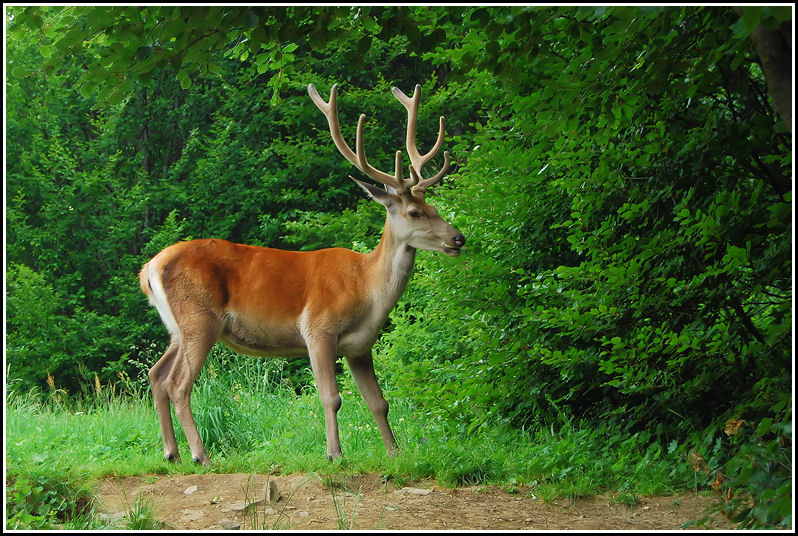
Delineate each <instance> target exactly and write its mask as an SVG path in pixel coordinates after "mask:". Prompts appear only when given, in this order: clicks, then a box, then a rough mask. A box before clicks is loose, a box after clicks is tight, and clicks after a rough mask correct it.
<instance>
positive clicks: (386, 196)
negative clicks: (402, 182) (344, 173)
mask: <svg viewBox="0 0 798 536" xmlns="http://www.w3.org/2000/svg"><path fill="white" fill-rule="evenodd" d="M349 178H350V179H352V180H353V181H355V182H356V183H357V184H358V186H360V187H361V188H363V190H364V191H365V192H366V193H367V194H369V197H371V198H372V199H374V200H375V201H376V202H377V203H379V204H381V205H382V206H384V207H385V208H388V207H389V206H391V205H392V204H393V202H394V199H393V196H392V195H391V194H392V193H393V192H395V190H393V188H391V187H390V186H389V187H388V188H389V190H388V191H387V192H386V191H385V190H383V189H382V188H378V187H377V186H374V185H372V184H369V183H367V182H363V181H359V180H357V179H356V178H354V177H353V176H351V175H350V176H349ZM391 190H393V192H392V191H391Z"/></svg>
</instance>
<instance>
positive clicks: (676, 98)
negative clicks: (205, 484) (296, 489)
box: [6, 6, 793, 526]
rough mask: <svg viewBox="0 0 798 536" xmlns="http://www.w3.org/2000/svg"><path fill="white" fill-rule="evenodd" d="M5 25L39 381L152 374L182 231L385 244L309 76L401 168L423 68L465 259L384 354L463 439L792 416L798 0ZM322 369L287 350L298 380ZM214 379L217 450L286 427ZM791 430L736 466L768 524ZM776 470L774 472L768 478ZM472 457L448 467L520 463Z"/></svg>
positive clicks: (727, 451) (12, 322) (683, 434)
mask: <svg viewBox="0 0 798 536" xmlns="http://www.w3.org/2000/svg"><path fill="white" fill-rule="evenodd" d="M6 14H7V19H8V36H7V54H8V66H7V67H8V71H9V72H10V73H11V76H10V77H9V79H8V81H7V109H6V115H7V132H8V135H7V148H6V161H7V169H6V177H7V182H6V199H7V202H6V203H7V204H6V215H7V216H6V217H7V227H8V233H7V258H8V264H7V304H8V307H7V316H6V329H7V333H8V337H7V360H8V365H9V367H10V368H9V370H10V372H11V374H12V375H13V377H16V378H19V379H20V380H21V382H22V385H21V386H20V388H24V389H28V388H30V387H31V386H39V387H40V388H44V386H45V385H46V381H47V377H48V375H49V376H50V377H51V378H55V379H56V380H57V381H58V386H59V387H63V388H65V389H67V390H69V391H70V392H77V391H78V390H80V388H81V386H82V385H85V384H86V383H87V382H90V381H92V379H93V378H94V377H95V374H96V375H97V377H98V378H99V380H100V381H102V382H108V381H111V380H114V379H115V378H117V377H118V376H117V375H118V374H120V373H122V374H124V375H126V376H125V377H128V378H133V381H141V382H144V381H145V380H146V374H145V371H146V369H147V368H148V367H149V366H150V364H151V363H153V362H154V360H155V359H157V358H158V356H159V355H160V352H161V351H163V349H164V347H165V344H166V332H165V330H164V329H163V328H162V327H161V326H160V322H159V320H158V316H157V313H156V312H155V311H154V310H153V309H152V308H149V307H148V306H147V304H146V300H145V299H144V298H143V297H142V296H141V293H140V291H139V289H138V288H137V287H138V285H137V280H136V273H137V271H138V270H139V268H140V266H141V265H142V264H143V263H144V262H145V261H146V260H147V259H148V258H150V257H151V256H152V255H154V254H155V253H156V252H157V251H158V250H159V249H161V248H162V247H164V246H166V245H168V244H170V243H172V242H175V241H177V240H182V239H187V238H192V237H212V236H215V237H221V238H227V239H230V240H235V241H242V242H248V243H253V244H257V245H264V246H274V247H283V248H290V249H315V248H319V247H328V246H343V247H353V248H355V249H358V250H361V251H365V250H369V249H371V248H372V247H374V245H375V244H376V242H377V240H378V237H379V231H380V225H381V223H382V218H383V216H382V213H381V211H380V209H379V208H378V207H376V206H375V204H374V203H370V202H369V201H367V200H364V199H363V196H362V193H361V192H359V191H358V189H357V188H356V186H355V185H354V184H352V183H351V181H349V180H348V179H346V175H348V174H349V173H351V170H350V166H349V165H348V164H346V163H345V162H344V161H343V159H341V158H340V157H339V155H338V154H337V153H336V151H335V150H334V149H333V148H332V145H331V143H330V141H329V139H328V137H329V135H328V134H327V132H326V127H325V124H324V120H323V118H322V117H320V115H319V114H318V111H317V110H316V109H315V108H314V107H313V106H311V105H310V104H309V99H308V97H307V94H306V87H307V84H308V83H311V82H312V83H314V84H316V86H317V87H319V89H320V90H322V91H326V90H327V89H328V88H329V87H331V86H332V84H333V83H339V84H340V85H341V95H340V108H341V110H340V114H341V120H342V125H343V129H344V132H343V134H344V136H345V137H346V138H347V139H351V138H353V137H354V128H355V127H354V125H355V124H356V121H355V120H356V116H357V114H359V113H361V112H363V113H365V114H366V115H367V116H368V121H367V123H366V137H367V138H368V139H367V140H366V143H367V144H368V151H369V159H370V161H372V162H373V163H374V164H375V165H376V166H377V167H381V168H385V167H388V166H386V165H385V163H387V162H389V161H390V160H391V155H392V153H393V151H395V149H396V148H397V147H401V146H402V145H403V126H402V125H403V121H404V117H403V110H402V107H401V106H398V105H397V103H396V102H395V101H394V100H393V98H392V97H391V96H390V94H389V88H390V87H391V86H392V85H397V86H399V87H401V88H403V89H405V90H409V88H411V87H412V86H413V85H414V84H416V83H422V84H423V86H424V104H423V105H422V108H421V117H420V120H419V146H429V145H430V144H431V143H432V140H433V139H434V136H435V129H436V126H437V121H436V117H437V115H439V114H445V115H446V117H447V128H448V132H449V141H447V143H448V144H449V146H448V148H449V150H450V152H451V153H452V154H453V155H454V162H455V164H456V165H455V166H454V167H453V170H452V173H451V174H450V177H449V179H451V180H449V179H447V180H446V181H445V183H444V184H443V185H441V186H439V187H438V188H437V189H436V191H435V192H434V195H433V197H431V198H430V199H431V200H432V202H433V204H434V205H435V206H436V207H437V208H438V209H439V211H440V213H441V214H443V215H444V216H445V218H446V219H448V220H449V221H451V222H452V223H453V224H454V225H455V226H457V227H458V228H459V229H460V230H461V231H463V232H464V234H465V235H466V236H467V238H468V246H467V252H466V253H465V254H464V255H463V256H461V257H459V258H457V259H450V258H443V257H442V256H440V255H434V254H431V253H424V252H422V253H420V254H419V255H418V256H417V262H416V270H415V273H414V276H413V279H412V280H411V282H410V285H409V286H408V289H407V291H406V292H405V295H404V297H403V299H402V301H401V302H400V304H399V306H398V307H397V308H396V309H395V311H394V312H393V314H392V316H391V318H390V325H389V326H387V328H386V330H385V332H384V335H383V336H382V338H381V339H380V341H379V343H378V345H377V348H376V355H377V357H378V369H380V377H381V378H382V379H384V381H385V382H386V384H387V385H388V386H389V388H390V389H392V390H393V391H394V392H396V393H397V394H398V395H399V396H400V397H405V398H407V399H409V400H413V403H414V404H415V407H416V408H417V409H418V411H419V412H422V413H423V414H424V415H426V416H427V418H429V419H431V420H437V419H442V420H443V421H446V422H453V423H456V424H457V426H459V427H461V428H460V431H461V432H462V433H463V434H468V433H473V432H474V431H478V430H487V429H489V428H490V427H491V426H494V425H499V426H507V427H509V428H511V429H515V430H522V431H524V432H525V433H526V432H529V431H539V430H544V429H546V427H547V426H550V425H551V423H556V422H568V421H569V419H576V420H577V421H579V422H585V423H606V425H607V426H609V427H610V428H611V429H612V430H613V431H614V433H617V434H632V435H633V434H637V433H642V434H650V438H651V440H652V441H653V442H656V443H657V444H658V445H659V448H666V446H667V448H668V449H670V448H671V445H676V446H675V447H673V448H674V450H672V451H671V452H669V453H675V452H677V450H678V451H681V450H686V451H689V450H690V448H689V447H688V442H693V443H695V444H696V445H699V446H700V445H702V444H703V443H702V442H703V441H704V437H709V436H711V437H716V436H720V434H721V432H722V430H723V427H724V426H725V423H726V422H727V421H729V420H730V419H734V420H745V421H746V422H770V423H782V424H783V423H789V422H791V419H792V413H791V374H790V372H789V371H791V367H792V363H791V360H792V350H791V339H792V251H791V242H792V214H793V213H792V175H791V169H792V153H791V126H790V125H789V124H787V123H785V121H784V120H782V118H781V115H783V114H781V115H780V114H779V113H776V111H775V109H776V108H777V107H779V108H780V105H779V104H778V102H776V101H781V99H780V98H779V97H778V95H779V89H781V90H782V93H783V89H784V88H779V87H777V86H778V84H779V82H778V79H777V77H775V76H774V75H773V71H772V70H771V69H772V65H771V62H770V61H769V59H768V58H770V56H766V57H763V52H762V47H761V45H762V43H761V42H760V41H759V37H760V36H761V34H762V33H763V32H776V33H778V32H780V31H781V32H783V30H784V28H785V25H790V24H791V23H792V10H791V9H790V8H789V7H779V6H775V7H767V6H765V7H762V6H749V7H737V8H729V7H723V6H687V7H676V6H671V7H657V6H642V7H639V6H638V7H634V6H616V7H589V6H582V7H572V6H567V7H530V6H505V7H479V6H468V7H446V6H427V7H420V6H419V7H412V6H388V7H380V6H359V7H329V6H324V7H310V6H307V7H305V6H289V7H276V6H256V7H241V6H200V7H189V6H144V7H134V6H128V7H123V8H118V7H114V8H108V7H103V6H99V7H83V6H80V7H66V6H44V7H42V6H27V7H12V8H8V10H7V12H6ZM776 37H778V35H776ZM755 42H756V43H755ZM774 103H775V104H774ZM53 110H56V111H57V112H53ZM305 368H306V364H304V363H302V362H301V361H290V362H287V363H286V364H285V369H284V374H285V378H286V379H287V380H288V381H289V382H291V385H292V387H293V388H294V392H295V393H301V392H302V391H303V388H304V386H305V385H307V384H308V381H309V376H308V375H307V374H306V371H305ZM214 388H215V387H213V386H211V385H210V384H208V385H204V386H203V385H200V386H199V387H198V393H197V394H198V397H197V398H198V399H201V400H207V401H209V402H210V403H209V405H208V406H207V407H205V406H203V408H204V409H203V410H202V411H201V412H200V417H199V418H200V419H204V421H203V422H204V425H203V426H201V427H200V428H201V429H203V428H204V429H205V430H206V431H207V432H204V433H209V434H211V437H209V439H210V440H211V442H215V448H216V449H218V451H219V452H227V451H230V452H232V451H235V450H236V449H246V448H250V447H251V446H252V445H255V444H258V443H260V442H262V440H263V438H261V437H252V436H249V435H248V433H249V432H248V430H249V424H247V422H246V420H244V421H241V422H240V425H239V426H236V425H233V428H235V429H237V430H238V431H239V432H240V436H236V435H235V434H229V433H228V434H225V432H223V431H222V429H229V428H230V425H231V424H232V423H233V422H234V421H235V420H236V419H238V418H239V416H238V413H237V411H238V410H237V406H236V405H235V404H233V403H231V402H230V401H229V400H228V401H227V402H224V403H222V402H218V403H217V401H220V400H222V399H224V396H223V395H224V393H227V390H229V388H230V385H228V384H225V387H224V388H223V389H222V390H221V391H219V392H213V391H212V389H214ZM206 410H207V411H206ZM203 411H204V413H203ZM214 412H216V413H214ZM774 426H775V425H774ZM779 426H781V424H780V425H779ZM214 430H216V431H214ZM768 434H769V435H768ZM791 434H792V432H791V429H790V430H789V431H785V430H784V429H783V428H782V429H779V430H771V431H770V432H767V433H765V430H764V429H763V432H762V433H761V434H759V435H756V434H753V435H749V436H748V437H749V439H748V440H746V441H743V440H736V441H735V442H733V443H730V444H728V445H726V444H725V443H723V442H721V445H722V448H721V447H719V449H720V450H718V451H717V453H716V454H717V464H718V465H717V466H716V470H717V471H724V474H727V475H734V476H733V478H734V479H735V480H734V482H735V484H734V486H733V487H734V490H741V489H744V490H747V491H740V492H739V493H740V494H739V495H734V497H738V498H740V501H742V500H743V499H742V497H746V499H745V500H748V499H747V497H759V498H758V499H755V500H756V501H760V502H757V503H756V504H757V505H758V506H757V507H755V508H751V509H750V510H747V512H748V513H747V514H746V515H748V517H747V518H746V519H748V520H750V521H751V523H753V524H754V525H756V524H760V525H762V526H765V525H767V526H773V525H776V526H778V525H779V524H780V523H784V521H785V519H787V518H786V517H784V511H783V508H782V506H783V504H784V503H783V497H785V495H784V493H785V490H786V489H787V488H786V486H787V483H788V482H789V483H790V486H791V480H789V479H787V480H783V479H784V478H786V477H785V476H784V474H783V472H780V471H781V469H779V468H780V467H782V466H781V465H780V462H778V463H777V462H773V460H781V459H782V458H781V456H783V455H787V454H791V451H792V441H791V437H792V435H791ZM647 437H649V436H648V435H647ZM213 438H215V439H213ZM696 438H698V439H696ZM713 445H714V443H713ZM677 447H678V448H677ZM696 448H698V447H696ZM752 457H753V458H756V459H758V460H761V461H758V462H757V463H758V464H759V465H757V467H759V468H761V472H760V471H759V470H757V471H754V472H746V471H745V470H744V467H745V464H744V463H743V460H750V459H752ZM787 457H788V458H789V456H787ZM768 460H770V461H768ZM430 463H432V462H430ZM461 469H462V470H459V469H458V470H457V471H454V472H453V473H452V476H451V479H452V480H453V481H463V482H465V481H471V480H473V479H477V480H479V479H480V478H483V476H484V475H488V474H492V473H494V472H496V471H498V472H499V473H500V472H501V468H499V469H498V470H497V469H496V468H495V467H494V466H493V465H491V463H488V462H485V461H484V460H479V459H475V460H472V461H469V462H468V463H465V464H464V465H462V466H461ZM480 475H482V476H480ZM711 483H712V480H711V479H709V480H707V481H706V482H704V485H711ZM787 491H788V492H789V490H787ZM734 493H737V491H735V492H734ZM744 494H748V495H744ZM732 502H733V501H732ZM738 502H739V501H738ZM735 508H736V507H735ZM765 512H767V513H765ZM788 523H789V521H788ZM754 525H752V526H754Z"/></svg>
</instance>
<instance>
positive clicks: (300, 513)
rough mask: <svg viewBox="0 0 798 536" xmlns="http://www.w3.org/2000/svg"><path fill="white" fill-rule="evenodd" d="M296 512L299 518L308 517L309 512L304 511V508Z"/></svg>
mask: <svg viewBox="0 0 798 536" xmlns="http://www.w3.org/2000/svg"><path fill="white" fill-rule="evenodd" d="M298 513H299V518H300V519H305V518H307V517H310V514H309V513H308V512H305V511H304V510H300V511H299V512H298Z"/></svg>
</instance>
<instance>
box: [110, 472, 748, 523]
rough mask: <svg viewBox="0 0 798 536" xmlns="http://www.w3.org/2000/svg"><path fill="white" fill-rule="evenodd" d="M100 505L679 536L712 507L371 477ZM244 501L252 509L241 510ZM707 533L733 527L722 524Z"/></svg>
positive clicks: (134, 491) (159, 493) (161, 487)
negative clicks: (402, 483)
mask: <svg viewBox="0 0 798 536" xmlns="http://www.w3.org/2000/svg"><path fill="white" fill-rule="evenodd" d="M269 481H273V482H274V483H275V484H276V486H277V489H278V490H279V492H280V495H281V496H280V498H279V500H278V501H276V502H273V503H270V502H269V501H268V500H266V499H265V491H264V489H265V486H267V485H268V482H269ZM272 485H274V484H272ZM98 497H99V499H100V501H101V511H103V512H105V513H106V514H107V515H108V517H109V518H110V519H112V520H118V519H120V518H121V517H122V515H123V513H124V512H125V511H126V510H128V509H129V508H130V506H131V505H133V504H134V502H135V501H136V499H137V498H139V497H140V498H141V499H143V500H144V501H148V502H149V503H150V504H151V506H152V507H153V510H154V512H155V517H156V518H157V519H158V520H159V521H161V522H162V523H163V527H164V528H168V529H219V528H237V527H240V528H241V529H250V528H282V529H304V530H316V529H338V528H354V529H362V530H373V529H375V528H376V529H397V530H400V529H417V530H419V529H440V530H445V529H461V530H463V529H488V530H502V529H515V530H518V529H536V530H542V529H575V530H576V529H579V530H589V529H621V530H650V529H679V528H680V527H681V525H682V524H683V523H684V522H686V521H689V520H692V519H699V518H702V517H704V516H705V515H706V514H705V510H706V509H707V508H708V507H709V506H710V505H711V504H712V499H711V498H709V497H704V496H701V495H697V494H694V493H682V494H679V495H674V496H669V497H655V498H644V499H643V500H642V501H641V502H639V503H638V504H636V505H634V506H631V507H630V506H626V505H623V504H618V503H617V502H616V503H613V501H611V499H610V497H604V496H600V497H596V498H592V499H587V500H577V501H575V502H572V503H571V502H569V501H566V500H560V501H555V502H554V503H552V504H546V503H544V502H543V501H541V500H539V499H535V498H533V497H530V496H529V495H528V494H527V493H526V490H519V492H518V493H508V492H506V491H503V490H501V489H499V488H497V487H492V486H479V487H470V488H457V489H450V488H442V487H439V486H437V485H434V483H433V482H416V483H408V485H407V486H406V487H403V488H398V487H397V486H395V485H394V484H393V483H388V484H383V483H382V482H381V481H380V477H379V475H376V474H366V475H357V476H350V477H348V478H347V479H346V480H345V481H343V482H338V483H335V482H332V483H331V482H330V479H329V478H327V479H326V481H325V479H324V478H320V477H318V476H315V475H287V476H274V475H271V476H270V475H247V474H197V475H159V476H155V475H150V476H136V477H125V478H110V479H106V480H103V481H102V482H101V483H100V486H99V489H98ZM245 498H246V499H247V501H246V502H247V503H253V502H254V504H251V505H249V506H245ZM336 503H337V504H338V509H336ZM339 510H340V512H341V513H340V514H339ZM339 520H341V522H342V523H343V525H339ZM120 523H121V522H120ZM120 526H123V525H120ZM708 528H727V529H728V528H732V527H731V525H728V524H726V523H725V522H724V521H723V519H722V518H721V519H715V520H714V521H713V522H712V523H710V524H709V527H708Z"/></svg>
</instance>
